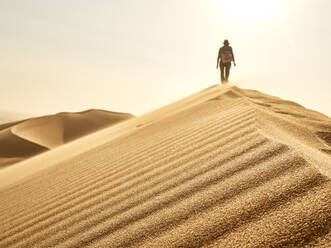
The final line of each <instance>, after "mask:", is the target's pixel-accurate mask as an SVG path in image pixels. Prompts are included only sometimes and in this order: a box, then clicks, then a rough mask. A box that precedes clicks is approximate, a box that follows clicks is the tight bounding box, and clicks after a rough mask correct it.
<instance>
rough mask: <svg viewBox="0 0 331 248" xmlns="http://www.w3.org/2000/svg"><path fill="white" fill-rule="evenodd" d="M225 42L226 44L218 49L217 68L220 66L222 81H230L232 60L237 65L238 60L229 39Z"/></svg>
mask: <svg viewBox="0 0 331 248" xmlns="http://www.w3.org/2000/svg"><path fill="white" fill-rule="evenodd" d="M223 44H224V46H222V47H221V48H220V50H219V51H218V57H217V65H216V69H218V66H219V67H220V70H221V82H222V83H228V82H229V76H230V69H231V62H232V61H233V65H234V66H236V62H235V60H234V55H233V51H232V47H231V46H230V43H229V41H228V40H224V42H223ZM224 70H225V71H224Z"/></svg>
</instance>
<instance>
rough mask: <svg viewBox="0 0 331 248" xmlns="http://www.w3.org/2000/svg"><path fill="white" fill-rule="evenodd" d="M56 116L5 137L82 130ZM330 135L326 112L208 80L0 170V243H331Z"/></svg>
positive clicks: (38, 141) (56, 140)
mask: <svg viewBox="0 0 331 248" xmlns="http://www.w3.org/2000/svg"><path fill="white" fill-rule="evenodd" d="M59 116H60V117H61V118H60V120H61V121H59V120H58V119H56V118H55V119H54V121H52V122H51V124H50V125H49V127H51V128H49V129H47V128H45V129H46V130H44V129H43V128H37V129H35V128H32V129H31V130H32V131H30V129H29V128H28V127H33V126H34V124H29V125H28V124H25V123H22V125H21V126H20V127H16V128H12V129H10V132H12V134H10V133H9V131H8V129H5V130H3V132H4V133H2V135H3V136H4V138H3V139H6V137H7V139H9V138H8V137H9V136H10V135H12V136H10V137H15V139H23V140H28V141H29V142H31V143H33V144H34V146H33V147H32V148H30V149H31V151H36V152H39V151H41V150H42V149H49V148H52V147H55V146H58V145H60V144H62V143H64V142H65V141H66V140H70V139H71V138H76V137H78V136H79V135H80V134H81V132H80V131H79V130H76V129H74V128H73V127H77V126H79V125H80V124H79V125H78V124H77V123H78V120H77V119H79V118H78V117H74V116H75V115H72V114H70V118H69V119H70V120H75V121H77V123H76V122H74V121H71V122H70V123H71V124H72V126H70V127H71V128H69V129H67V131H64V128H63V126H65V123H66V121H65V119H66V118H67V117H66V118H65V117H63V116H64V114H62V115H61V114H60V115H59ZM40 123H41V121H39V122H38V121H37V122H36V126H38V125H39V126H40V127H46V126H48V125H40ZM74 123H75V124H74ZM37 130H38V132H37ZM50 130H57V133H61V134H62V135H56V134H54V133H52V132H50ZM60 137H62V138H60ZM330 137H331V119H330V118H329V117H328V116H325V115H323V114H320V113H318V112H316V111H312V110H308V109H306V108H304V107H302V106H300V105H299V104H297V103H294V102H291V101H285V100H282V99H280V98H278V97H273V96H269V95H266V94H263V93H260V92H257V91H253V90H245V89H239V88H237V87H235V86H229V85H222V86H219V85H216V86H212V87H210V88H208V89H205V90H203V91H201V92H198V93H196V94H193V95H191V96H189V97H186V98H184V99H182V100H179V101H177V102H175V103H173V104H170V105H167V106H165V107H163V108H160V109H158V110H156V111H153V112H151V113H148V114H145V115H143V116H140V117H137V118H131V119H130V120H127V121H125V122H122V123H120V124H118V125H114V126H111V127H109V128H105V129H103V130H101V131H99V132H96V133H94V134H92V135H89V136H86V137H83V138H80V139H76V140H75V141H73V142H71V143H68V144H64V145H62V146H59V147H58V148H56V149H53V150H51V151H49V152H46V153H42V154H40V155H38V156H35V157H33V158H31V159H28V160H25V161H22V162H20V163H17V164H14V165H12V166H9V167H7V168H4V169H3V170H1V171H0V200H1V205H0V219H1V226H0V247H60V248H62V247H68V248H69V247H70V248H74V247H76V248H78V247H112V248H114V247H155V248H160V247H164V248H169V247H186V248H191V247H331V232H330V229H331V180H330V177H331V152H330V151H331V140H330ZM20 142H21V143H20V145H21V146H22V147H23V146H25V145H27V144H25V143H24V142H23V141H20ZM13 143H19V142H18V141H17V140H16V141H15V142H13ZM13 149H14V145H13ZM23 150H24V149H23ZM7 152H10V151H7ZM23 155H24V156H25V155H26V156H28V154H25V153H24V154H20V156H23Z"/></svg>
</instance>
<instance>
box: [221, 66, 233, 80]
mask: <svg viewBox="0 0 331 248" xmlns="http://www.w3.org/2000/svg"><path fill="white" fill-rule="evenodd" d="M220 69H221V82H222V83H227V82H228V81H229V76H230V69H231V62H227V63H223V62H222V61H221V64H220Z"/></svg>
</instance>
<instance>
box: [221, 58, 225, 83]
mask: <svg viewBox="0 0 331 248" xmlns="http://www.w3.org/2000/svg"><path fill="white" fill-rule="evenodd" d="M224 67H225V65H224V64H223V63H222V62H221V64H220V69H221V82H222V83H224V81H225V78H224Z"/></svg>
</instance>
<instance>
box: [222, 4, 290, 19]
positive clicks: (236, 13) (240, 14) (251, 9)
mask: <svg viewBox="0 0 331 248" xmlns="http://www.w3.org/2000/svg"><path fill="white" fill-rule="evenodd" d="M285 1H286V0H219V4H220V7H221V10H222V13H223V14H224V15H227V16H228V17H236V18H242V19H248V18H249V19H260V18H263V17H270V16H272V15H274V14H277V12H279V10H280V8H281V7H282V6H283V4H284V2H285Z"/></svg>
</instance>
